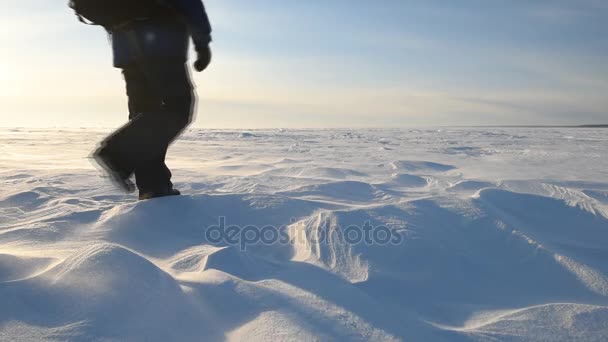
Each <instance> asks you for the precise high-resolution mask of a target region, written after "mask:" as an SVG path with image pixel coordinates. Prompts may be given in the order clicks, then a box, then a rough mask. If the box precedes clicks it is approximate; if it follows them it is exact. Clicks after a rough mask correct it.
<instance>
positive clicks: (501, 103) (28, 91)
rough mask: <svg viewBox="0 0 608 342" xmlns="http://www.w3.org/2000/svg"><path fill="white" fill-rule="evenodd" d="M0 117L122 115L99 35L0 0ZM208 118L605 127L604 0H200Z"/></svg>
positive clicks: (117, 82)
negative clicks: (206, 45)
mask: <svg viewBox="0 0 608 342" xmlns="http://www.w3.org/2000/svg"><path fill="white" fill-rule="evenodd" d="M0 1H2V2H3V4H4V6H3V8H2V11H0V42H1V43H2V44H1V46H0V49H1V51H0V53H1V55H2V63H1V64H0V97H1V98H2V109H1V110H0V126H4V127H6V126H45V127H48V126H51V127H52V126H58V127H73V126H76V127H81V126H85V127H88V126H95V127H99V126H103V127H113V126H117V125H120V124H122V123H124V122H125V121H126V118H127V109H126V97H125V95H124V84H123V80H122V78H121V74H120V71H119V70H118V69H114V68H113V67H112V64H111V57H112V56H111V50H110V47H109V44H108V41H107V39H106V36H105V33H104V31H103V30H102V29H100V28H97V27H87V26H84V25H82V24H80V23H79V22H78V21H77V20H76V19H75V17H74V16H73V13H72V12H71V10H70V9H69V8H68V7H67V5H66V3H67V0H19V1H16V0H0ZM205 5H206V6H207V10H208V12H209V16H210V19H211V21H212V25H213V27H214V34H213V37H214V43H213V50H214V62H213V65H212V66H211V67H210V69H209V70H208V71H206V72H204V73H202V74H195V75H194V80H195V82H196V83H197V85H198V94H199V107H198V116H197V122H196V124H195V126H197V127H204V128H272V127H287V128H290V127H313V128H315V127H408V126H436V125H443V126H450V125H520V124H521V125H526V124H587V123H607V122H608V95H607V94H608V62H607V58H606V57H607V56H608V25H607V24H606V23H607V22H608V1H605V0H572V1H564V0H458V1H454V0H443V1H440V0H418V1H408V0H378V1H369V0H354V1H346V0H307V1H301V0H300V1H298V0H255V1H252V0H207V1H205Z"/></svg>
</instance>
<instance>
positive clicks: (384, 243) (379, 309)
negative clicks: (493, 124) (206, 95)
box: [0, 128, 608, 342]
mask: <svg viewBox="0 0 608 342" xmlns="http://www.w3.org/2000/svg"><path fill="white" fill-rule="evenodd" d="M108 132H109V130H103V129H65V130H60V129H47V130H32V129H23V128H15V129H1V130H0V186H1V187H0V189H1V190H0V340H1V341H65V340H69V341H222V340H230V341H269V340H281V341H598V342H599V341H608V134H607V133H608V131H607V130H602V129H567V128H560V129H557V128H455V129H448V128H442V129H417V130H320V131H319V130H243V131H223V130H191V131H188V132H187V133H186V134H185V135H184V136H183V137H182V138H181V139H180V141H178V142H177V143H176V144H175V145H174V146H173V147H172V148H171V151H170V156H171V157H170V159H169V161H168V164H169V165H170V166H171V167H172V169H173V170H174V181H175V183H176V186H177V187H178V188H179V189H180V190H182V192H183V193H184V196H181V197H172V198H163V199H154V200H149V201H143V202H137V201H136V200H135V197H134V196H133V195H123V194H121V193H119V192H118V191H117V190H115V189H114V188H113V187H112V185H111V183H110V182H109V181H108V180H107V179H106V178H104V177H103V176H102V174H101V172H100V171H99V170H97V169H96V168H95V167H93V166H92V164H91V162H90V159H89V158H88V156H89V153H90V152H91V151H92V150H93V149H94V148H95V144H96V142H98V141H99V140H100V139H102V138H103V136H104V135H105V134H107V133H108ZM227 232H228V233H231V234H228V235H230V236H228V235H227ZM260 232H264V233H265V235H260ZM212 233H214V234H212ZM247 233H248V234H247ZM256 234H257V235H256ZM368 235H369V236H368ZM389 240H390V241H389Z"/></svg>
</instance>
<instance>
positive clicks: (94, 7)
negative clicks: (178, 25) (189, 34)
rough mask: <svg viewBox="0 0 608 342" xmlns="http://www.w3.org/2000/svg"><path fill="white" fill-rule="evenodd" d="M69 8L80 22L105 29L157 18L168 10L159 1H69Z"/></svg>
mask: <svg viewBox="0 0 608 342" xmlns="http://www.w3.org/2000/svg"><path fill="white" fill-rule="evenodd" d="M69 6H70V7H71V8H72V9H73V10H74V11H75V12H76V16H77V17H78V19H79V20H80V21H81V22H83V23H85V24H89V25H100V26H103V27H105V28H107V29H112V28H117V27H120V26H121V25H125V24H128V23H129V22H132V21H134V20H138V19H147V18H152V17H157V16H159V15H163V14H165V13H167V10H168V8H167V7H166V6H164V5H163V4H162V3H161V0H70V2H69Z"/></svg>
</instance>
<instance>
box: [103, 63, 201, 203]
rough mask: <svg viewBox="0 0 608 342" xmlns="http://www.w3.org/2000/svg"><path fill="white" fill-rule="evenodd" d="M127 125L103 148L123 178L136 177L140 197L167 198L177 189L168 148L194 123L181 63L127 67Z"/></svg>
mask: <svg viewBox="0 0 608 342" xmlns="http://www.w3.org/2000/svg"><path fill="white" fill-rule="evenodd" d="M123 75H124V78H125V81H126V85H127V96H128V98H129V120H130V121H129V123H127V124H126V125H124V126H123V127H121V128H120V129H118V130H117V131H115V132H114V133H112V135H110V136H109V137H108V138H106V139H105V140H104V141H103V143H102V148H103V150H104V153H105V154H106V155H109V156H110V158H111V159H112V161H113V162H114V163H115V165H116V166H117V167H118V168H120V169H121V171H123V172H124V173H125V174H133V173H135V180H136V184H137V187H138V188H139V192H140V193H146V192H155V193H164V192H166V191H168V190H170V189H171V188H172V186H173V184H172V183H171V171H169V168H168V167H167V165H166V164H165V156H166V154H167V148H168V147H169V145H170V144H171V142H173V140H175V138H177V137H178V136H179V134H180V133H181V132H182V131H183V130H184V128H186V127H187V126H188V125H189V124H190V123H191V122H192V114H193V107H194V92H193V86H192V82H191V80H190V74H189V72H188V69H187V66H186V65H185V64H184V63H183V62H181V61H171V60H163V61H154V62H146V63H136V64H134V65H131V66H128V67H125V68H123Z"/></svg>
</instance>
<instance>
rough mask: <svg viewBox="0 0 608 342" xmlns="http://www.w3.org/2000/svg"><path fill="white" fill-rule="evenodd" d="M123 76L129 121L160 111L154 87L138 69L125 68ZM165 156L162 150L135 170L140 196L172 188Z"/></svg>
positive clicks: (165, 149)
mask: <svg viewBox="0 0 608 342" xmlns="http://www.w3.org/2000/svg"><path fill="white" fill-rule="evenodd" d="M123 75H124V78H125V82H126V86H127V96H128V100H129V120H133V119H135V118H136V117H138V116H139V115H146V113H153V112H156V111H159V110H162V100H161V98H160V97H159V95H158V94H157V93H156V91H155V90H154V87H151V85H150V81H149V80H148V78H147V77H146V76H145V73H144V72H143V71H142V70H141V68H140V67H138V66H135V67H131V68H125V69H124V70H123ZM167 147H168V146H167ZM166 154H167V148H164V149H162V150H161V151H160V154H159V155H158V156H157V157H156V158H154V159H151V160H149V161H145V162H143V163H142V164H141V165H139V166H137V168H136V169H135V180H136V184H137V188H138V189H139V192H140V194H145V193H151V192H153V193H162V192H163V191H166V189H171V188H172V187H173V184H172V183H171V171H169V168H168V167H167V165H166V164H165V156H166Z"/></svg>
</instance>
